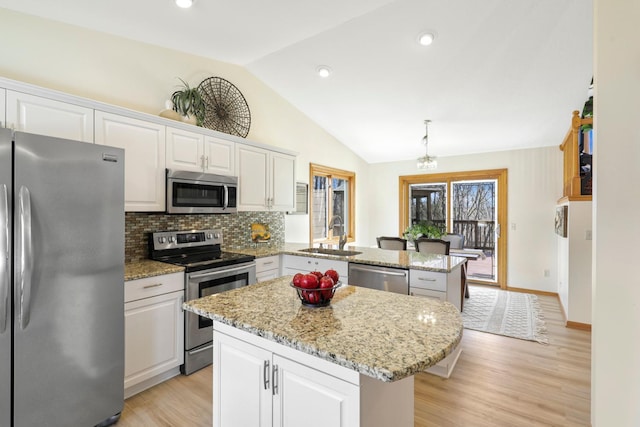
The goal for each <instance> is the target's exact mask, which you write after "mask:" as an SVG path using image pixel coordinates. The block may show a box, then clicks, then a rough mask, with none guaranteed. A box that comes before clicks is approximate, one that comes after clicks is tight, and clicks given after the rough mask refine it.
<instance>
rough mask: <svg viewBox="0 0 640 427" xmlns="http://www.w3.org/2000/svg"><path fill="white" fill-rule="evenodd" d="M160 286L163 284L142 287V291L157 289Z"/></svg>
mask: <svg viewBox="0 0 640 427" xmlns="http://www.w3.org/2000/svg"><path fill="white" fill-rule="evenodd" d="M158 286H162V283H154V284H153V285H145V286H143V287H142V289H150V288H157V287H158Z"/></svg>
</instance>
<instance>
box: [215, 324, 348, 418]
mask: <svg viewBox="0 0 640 427" xmlns="http://www.w3.org/2000/svg"><path fill="white" fill-rule="evenodd" d="M213 366H214V370H215V371H214V374H213V377H214V389H213V396H214V404H213V405H214V409H213V414H214V420H213V425H214V426H217V427H223V426H260V427H266V426H305V427H346V426H357V425H359V412H360V398H359V393H360V388H359V386H358V385H356V384H352V383H350V382H348V381H345V380H342V379H340V378H337V377H335V376H333V375H329V374H327V373H325V372H322V371H320V370H318V369H315V368H314V367H312V366H308V365H306V364H304V363H300V362H297V361H294V360H291V359H289V358H287V357H283V356H282V355H280V354H278V353H276V352H273V351H271V350H268V349H265V348H262V347H260V346H259V345H254V344H251V343H248V342H246V341H242V340H239V339H236V338H234V337H231V336H229V335H226V334H224V333H221V332H219V331H218V330H216V332H215V333H214V361H213Z"/></svg>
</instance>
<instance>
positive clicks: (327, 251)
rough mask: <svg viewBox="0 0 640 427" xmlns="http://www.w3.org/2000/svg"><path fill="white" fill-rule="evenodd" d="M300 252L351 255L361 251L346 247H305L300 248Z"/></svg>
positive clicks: (358, 253)
mask: <svg viewBox="0 0 640 427" xmlns="http://www.w3.org/2000/svg"><path fill="white" fill-rule="evenodd" d="M300 252H308V253H311V254H324V255H337V256H352V255H360V254H361V253H362V252H358V251H350V250H347V249H328V248H307V249H300Z"/></svg>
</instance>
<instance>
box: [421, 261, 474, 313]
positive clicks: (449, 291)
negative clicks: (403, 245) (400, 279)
mask: <svg viewBox="0 0 640 427" xmlns="http://www.w3.org/2000/svg"><path fill="white" fill-rule="evenodd" d="M409 295H414V296H419V297H427V298H434V299H437V300H440V301H449V302H450V303H451V304H453V305H455V306H456V307H458V309H459V310H460V309H461V304H462V302H461V301H462V288H461V276H460V267H456V268H454V269H453V270H452V271H451V272H450V273H440V272H436V271H427V270H416V269H411V270H409Z"/></svg>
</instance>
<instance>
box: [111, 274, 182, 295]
mask: <svg viewBox="0 0 640 427" xmlns="http://www.w3.org/2000/svg"><path fill="white" fill-rule="evenodd" d="M175 291H184V273H171V274H163V275H160V276H153V277H145V278H144V279H137V280H129V281H127V282H124V302H130V301H135V300H139V299H142V298H150V297H154V296H157V295H162V294H166V293H169V292H175Z"/></svg>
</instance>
